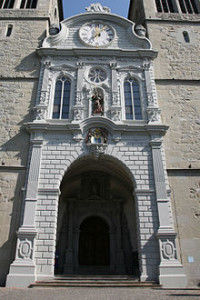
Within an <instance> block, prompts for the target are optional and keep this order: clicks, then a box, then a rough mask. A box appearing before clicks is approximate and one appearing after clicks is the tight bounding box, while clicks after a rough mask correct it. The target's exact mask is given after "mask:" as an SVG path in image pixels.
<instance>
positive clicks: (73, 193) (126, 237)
mask: <svg viewBox="0 0 200 300" xmlns="http://www.w3.org/2000/svg"><path fill="white" fill-rule="evenodd" d="M100 160H101V159H98V160H97V159H95V160H93V159H91V158H90V159H88V160H87V161H84V162H81V163H80V162H79V164H77V165H76V164H75V165H74V166H73V167H71V168H70V169H69V171H68V172H67V173H66V174H65V176H64V178H63V181H62V183H61V197H60V201H59V212H58V225H57V226H58V228H57V246H56V256H55V274H59V275H67V274H133V275H138V273H139V271H138V255H137V229H136V216H135V202H134V198H133V196H132V195H133V183H132V181H131V178H130V177H129V176H128V174H127V173H126V171H125V170H123V169H120V167H118V166H117V164H113V162H109V161H104V160H101V161H100Z"/></svg>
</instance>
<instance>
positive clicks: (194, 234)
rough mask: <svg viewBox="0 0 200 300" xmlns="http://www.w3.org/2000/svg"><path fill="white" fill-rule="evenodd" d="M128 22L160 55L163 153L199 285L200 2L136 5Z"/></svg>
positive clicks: (185, 254) (183, 243)
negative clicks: (141, 28) (138, 27)
mask: <svg viewBox="0 0 200 300" xmlns="http://www.w3.org/2000/svg"><path fill="white" fill-rule="evenodd" d="M181 2H182V3H184V4H185V8H184V7H181V6H180V3H181ZM186 2H187V3H190V4H187V3H186ZM187 5H190V6H187ZM139 7H140V8H141V9H142V12H141V13H140V14H139V17H138V14H137V10H138V8H139ZM129 18H130V19H131V20H133V21H135V22H137V23H140V24H143V26H145V28H146V29H147V36H148V37H149V39H150V40H151V42H152V45H153V48H154V49H157V50H158V57H157V58H156V59H155V61H154V74H155V83H156V89H157V94H158V102H159V107H160V108H161V110H162V113H161V117H162V121H163V122H164V123H165V124H167V125H169V130H168V132H167V134H166V136H165V137H164V150H165V154H166V162H167V173H168V177H169V183H170V188H171V193H172V204H173V214H174V216H175V221H176V222H175V223H176V224H175V226H176V227H177V230H178V233H179V245H180V248H181V256H182V261H183V264H184V266H185V270H186V273H187V276H188V279H189V284H190V285H191V286H192V285H195V286H196V285H197V284H198V282H199V279H198V278H199V273H198V272H199V271H198V270H199V260H200V257H199V250H198V249H199V243H200V240H199V230H198V228H199V226H200V223H199V222H200V220H199V214H198V212H199V209H200V206H199V184H200V155H199V146H200V144H199V141H200V134H199V132H200V131H199V126H200V125H199V124H200V122H199V114H200V106H199V93H200V85H199V80H200V72H199V66H198V64H199V63H198V61H199V41H200V30H199V23H200V7H199V1H154V0H151V1H149V0H147V1H145V0H144V1H134V0H133V1H131V5H130V11H129Z"/></svg>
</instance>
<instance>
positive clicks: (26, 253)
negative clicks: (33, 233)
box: [17, 239, 33, 260]
mask: <svg viewBox="0 0 200 300" xmlns="http://www.w3.org/2000/svg"><path fill="white" fill-rule="evenodd" d="M32 258H33V241H30V240H28V239H25V240H22V241H20V242H19V245H18V249H17V259H24V260H30V259H32Z"/></svg>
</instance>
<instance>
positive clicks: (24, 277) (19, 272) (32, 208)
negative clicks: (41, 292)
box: [6, 139, 42, 287]
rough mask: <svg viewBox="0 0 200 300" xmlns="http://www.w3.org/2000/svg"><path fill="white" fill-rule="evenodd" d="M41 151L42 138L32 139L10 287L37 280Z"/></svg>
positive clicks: (7, 283)
mask: <svg viewBox="0 0 200 300" xmlns="http://www.w3.org/2000/svg"><path fill="white" fill-rule="evenodd" d="M41 151H42V140H40V139H35V140H32V153H31V160H30V167H29V174H28V181H27V182H28V183H27V189H26V197H25V200H24V208H23V222H22V225H21V226H20V228H19V230H18V232H17V247H16V255H15V260H14V262H13V263H12V264H11V266H10V271H9V274H8V276H7V282H6V286H8V287H27V286H28V285H29V284H31V283H33V282H34V281H35V262H34V246H35V238H36V235H37V230H36V227H35V212H36V205H37V189H38V178H39V171H40V161H41V159H40V158H41Z"/></svg>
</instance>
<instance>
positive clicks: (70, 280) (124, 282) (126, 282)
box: [29, 276, 159, 288]
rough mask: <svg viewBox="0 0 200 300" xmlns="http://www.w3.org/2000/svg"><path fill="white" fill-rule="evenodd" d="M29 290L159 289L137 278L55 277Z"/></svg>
mask: <svg viewBox="0 0 200 300" xmlns="http://www.w3.org/2000/svg"><path fill="white" fill-rule="evenodd" d="M29 287H30V288H61V287H142V288H144V287H159V285H158V284H156V283H155V282H150V281H147V282H140V281H139V280H138V278H137V279H136V278H130V277H126V276H122V277H121V276H113V277H111V276H110V277H109V276H90V277H89V276H69V277H57V278H55V279H54V280H49V281H37V282H35V283H34V284H31V285H30V286H29Z"/></svg>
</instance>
